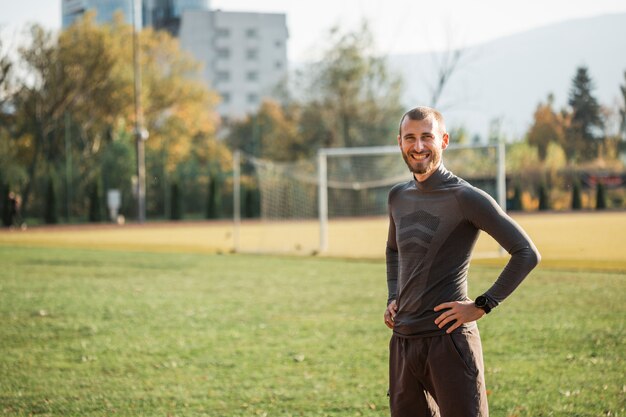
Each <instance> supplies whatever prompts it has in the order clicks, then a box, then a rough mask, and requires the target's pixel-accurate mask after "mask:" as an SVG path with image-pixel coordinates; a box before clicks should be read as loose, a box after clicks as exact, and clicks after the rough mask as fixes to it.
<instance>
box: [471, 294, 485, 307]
mask: <svg viewBox="0 0 626 417" xmlns="http://www.w3.org/2000/svg"><path fill="white" fill-rule="evenodd" d="M474 304H476V307H480V308H482V307H485V306H486V305H487V298H486V297H483V296H482V295H481V296H479V297H476V301H474Z"/></svg>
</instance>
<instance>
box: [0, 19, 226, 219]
mask: <svg viewBox="0 0 626 417" xmlns="http://www.w3.org/2000/svg"><path fill="white" fill-rule="evenodd" d="M132 30H133V29H132V27H131V26H130V25H128V24H126V23H124V21H123V19H122V17H121V15H118V16H117V17H116V18H115V19H114V21H113V23H110V24H106V25H96V24H95V21H94V18H93V15H92V14H90V13H87V14H86V15H85V16H84V18H82V19H80V20H78V21H77V22H75V23H74V24H73V25H72V26H70V27H69V28H68V29H66V30H64V31H63V32H61V33H60V34H59V35H58V37H57V36H54V35H53V34H52V33H50V32H46V31H45V30H43V29H42V28H41V27H39V26H33V27H31V30H30V33H31V36H30V39H29V41H28V43H27V44H26V45H25V46H24V47H23V48H21V49H20V55H19V61H18V64H19V66H20V67H22V66H23V67H25V68H26V72H24V74H25V75H23V76H22V78H21V79H18V80H17V81H16V82H15V85H16V87H15V88H13V90H15V93H14V94H12V95H11V97H10V107H11V108H12V109H13V112H12V118H11V119H10V120H9V122H8V123H6V124H5V123H0V139H2V138H5V137H7V136H8V137H10V139H11V140H10V141H8V140H7V141H5V140H1V141H0V162H1V164H0V171H2V172H0V173H2V174H3V175H4V177H5V178H6V179H7V180H9V179H10V180H11V182H12V183H15V184H18V186H19V185H21V192H22V195H23V196H24V199H23V200H24V209H25V210H27V209H28V208H27V207H28V206H29V205H31V204H32V203H33V202H34V203H35V204H33V206H35V207H43V206H44V204H43V203H42V200H43V196H44V195H45V190H43V189H37V187H41V186H40V185H38V184H39V183H40V181H36V179H37V178H41V177H42V176H43V175H48V173H49V172H50V171H52V172H56V173H57V174H58V173H60V171H61V170H63V169H64V168H65V166H64V165H65V164H66V163H68V161H72V166H71V173H72V175H73V177H72V178H70V179H69V180H70V181H72V182H73V190H74V192H75V193H74V194H75V195H74V199H75V200H76V201H85V199H88V196H89V189H90V184H92V183H94V182H96V181H101V182H102V184H103V185H104V186H105V190H106V189H108V188H109V187H110V186H111V185H112V184H111V182H117V184H115V187H116V188H121V189H123V190H124V189H125V188H129V187H130V176H129V175H127V174H128V173H129V172H131V173H132V172H134V170H135V158H134V155H133V157H132V158H122V159H120V160H117V159H115V158H112V159H109V158H107V157H106V150H107V149H108V148H109V147H110V146H111V145H112V144H113V143H121V142H127V143H131V142H132V141H134V139H133V126H134V112H133V104H134V100H133V68H132V58H131V57H132V47H131V46H132V45H131V42H128V39H130V38H131V36H132ZM139 39H140V50H141V71H142V80H143V89H142V96H143V97H142V99H143V100H142V102H143V103H144V117H145V125H146V127H147V128H148V130H149V131H150V140H149V141H148V142H147V144H146V158H147V160H148V161H158V163H157V164H154V165H149V166H147V170H148V172H149V173H150V174H152V173H153V171H155V169H156V170H157V171H158V173H157V175H158V176H163V177H164V178H166V177H167V176H168V175H167V174H169V173H172V172H174V171H175V170H176V167H177V166H178V165H180V164H184V163H186V162H187V161H188V160H189V159H190V158H195V159H196V160H198V161H200V163H201V164H203V165H204V166H205V167H206V166H208V164H209V162H210V161H213V162H215V163H217V164H220V165H223V166H226V165H228V164H230V161H231V158H230V155H229V152H228V150H227V148H226V147H225V146H224V145H223V144H222V143H220V142H218V141H217V140H216V138H215V130H216V126H217V123H218V117H217V115H216V112H215V110H214V109H215V105H216V103H217V96H216V94H214V93H213V92H211V91H210V90H208V88H207V87H206V86H204V85H203V84H201V82H200V81H199V80H198V78H197V77H194V74H195V73H197V71H198V70H199V64H198V63H197V62H195V61H193V60H192V59H191V57H190V56H189V55H188V54H186V53H184V52H183V51H181V50H180V47H179V45H178V42H177V40H175V39H173V38H172V37H171V36H169V35H168V34H166V33H163V32H154V31H152V30H149V29H146V30H144V31H142V32H141V33H140V36H139ZM0 49H1V48H0ZM1 56H2V54H1V51H0V57H1ZM0 68H5V67H4V66H3V65H2V58H0ZM2 71H3V70H0V79H1V78H2V75H1V73H2ZM3 91H5V89H4V87H2V84H0V100H1V99H2V98H3V97H4V96H5V95H3V93H2V92H3ZM2 110H3V108H2V107H0V117H2V118H5V116H6V113H3V112H2ZM68 121H71V124H70V123H67V122H68ZM66 123H67V124H66ZM5 125H8V128H6V129H5V128H4V127H5ZM118 148H121V147H118ZM131 149H132V148H131ZM67 150H69V152H70V154H69V155H68V153H67ZM118 150H119V149H118ZM132 152H133V153H134V150H132ZM114 153H115V152H114ZM5 161H13V164H14V165H15V166H17V167H19V169H15V167H14V165H10V164H5ZM105 162H106V163H109V164H110V165H111V166H112V169H111V170H108V171H107V170H103V169H102V166H103V165H102V164H103V163H105ZM68 166H69V165H68ZM9 168H10V170H9ZM9 171H10V172H9ZM117 173H120V174H119V175H117ZM163 173H165V175H163ZM122 174H123V179H121V180H120V181H123V184H120V183H119V182H120V181H118V180H116V181H108V179H109V178H110V177H116V178H117V177H120V176H122ZM157 175H155V177H156V176H157ZM57 176H58V177H60V176H59V175H57ZM41 188H43V187H41ZM163 189H164V187H162V188H161V189H159V190H160V191H162V190H163ZM162 194H163V193H161V194H160V195H162ZM127 195H130V193H127ZM34 200H37V201H34ZM162 200H163V198H162V197H161V201H162ZM123 201H125V202H126V201H129V199H124V200H123ZM76 206H77V207H78V206H79V205H76ZM80 206H81V207H80V210H81V213H84V215H85V217H87V216H86V215H87V213H86V212H85V211H86V210H85V207H82V206H83V205H82V204H80Z"/></svg>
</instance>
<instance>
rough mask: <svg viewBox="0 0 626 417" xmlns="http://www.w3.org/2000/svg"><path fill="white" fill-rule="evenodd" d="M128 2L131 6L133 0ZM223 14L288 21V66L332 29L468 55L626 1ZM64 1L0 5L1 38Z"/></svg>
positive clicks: (369, 2)
mask: <svg viewBox="0 0 626 417" xmlns="http://www.w3.org/2000/svg"><path fill="white" fill-rule="evenodd" d="M129 1H131V0H129ZM209 1H210V7H211V8H213V9H221V10H224V11H258V12H276V13H285V14H286V15H287V25H288V29H289V36H290V37H289V44H288V58H289V60H290V61H295V62H302V61H308V60H310V59H313V58H314V57H315V54H316V52H317V51H319V50H320V49H321V48H323V47H324V43H323V39H324V35H325V34H326V33H328V31H329V29H330V28H331V27H332V26H335V25H337V26H340V27H341V28H342V29H344V30H350V29H355V28H356V27H358V25H359V24H360V22H361V21H362V20H364V19H365V20H367V21H368V23H369V25H370V27H371V29H372V31H373V33H374V37H375V48H376V50H378V51H380V52H381V53H382V54H385V55H395V54H408V53H414V52H425V51H432V50H441V49H446V48H450V47H454V48H456V47H467V46H472V45H476V44H480V43H483V42H486V41H490V40H493V39H497V38H499V37H502V36H506V35H511V34H513V33H517V32H522V31H526V30H530V29H534V28H537V27H541V26H545V25H548V24H551V23H556V22H561V21H564V20H570V19H574V18H583V17H593V16H599V15H603V14H609V13H622V12H626V1H624V0H593V1H587V0H523V1H522V0H516V1H510V0H509V1H503V0H429V1H419V0H315V1H298V0H263V1H261V0H256V1H254V0H209ZM60 4H61V0H0V10H1V12H0V27H1V28H3V31H2V32H3V38H5V37H6V36H9V37H12V36H13V37H14V36H15V34H16V33H19V28H22V27H23V26H24V24H26V23H27V22H37V23H40V24H42V25H43V26H45V27H47V28H49V29H59V28H60V26H61V5H60Z"/></svg>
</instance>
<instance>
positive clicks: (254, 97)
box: [248, 93, 259, 104]
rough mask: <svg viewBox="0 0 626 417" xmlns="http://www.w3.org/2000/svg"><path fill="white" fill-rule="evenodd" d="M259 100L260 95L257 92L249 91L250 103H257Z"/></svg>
mask: <svg viewBox="0 0 626 417" xmlns="http://www.w3.org/2000/svg"><path fill="white" fill-rule="evenodd" d="M258 102H259V95H258V94H256V93H249V94H248V103H250V104H257V103H258Z"/></svg>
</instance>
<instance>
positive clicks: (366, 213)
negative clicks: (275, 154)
mask: <svg viewBox="0 0 626 417" xmlns="http://www.w3.org/2000/svg"><path fill="white" fill-rule="evenodd" d="M443 161H444V164H445V165H446V167H447V168H448V169H449V170H451V171H452V172H454V173H455V174H457V175H459V176H461V177H463V178H465V179H466V180H468V181H469V182H470V183H472V184H473V185H475V186H477V187H479V188H482V189H484V190H485V191H486V192H488V193H489V194H491V195H492V196H493V197H494V198H496V200H497V201H498V202H499V203H500V205H501V206H502V207H505V203H506V190H505V167H504V144H501V145H496V144H493V145H478V146H476V145H450V146H449V147H448V148H447V149H446V151H445V152H444V154H443ZM242 166H247V170H248V179H247V180H248V181H251V180H252V179H251V178H254V179H253V181H256V186H257V189H258V191H259V199H260V201H259V206H260V218H259V219H257V220H245V221H242V220H241V217H240V212H241V208H240V207H241V201H240V199H241V196H242V195H243V193H242V192H241V191H240V190H239V189H238V188H237V187H239V185H238V184H239V183H241V181H242V180H241V170H240V167H242ZM235 168H236V171H237V170H239V171H238V172H236V173H235V181H234V182H235V188H236V189H235V192H234V196H235V197H234V198H235V201H234V206H235V232H234V237H235V250H236V251H238V252H253V253H264V252H273V253H291V254H296V253H301V254H312V253H322V254H329V255H337V256H354V257H380V256H381V253H384V245H385V241H386V233H387V222H388V217H387V195H388V192H389V189H390V188H391V187H392V186H393V185H395V184H397V183H400V182H404V181H408V180H409V179H410V178H411V174H410V172H409V171H408V169H407V167H406V164H405V163H404V161H403V160H402V156H401V155H400V151H399V149H398V147H397V146H377V147H360V148H327V149H320V150H319V151H318V155H317V158H314V159H310V160H299V161H295V162H276V161H268V160H261V159H257V158H253V157H251V156H248V155H245V154H242V153H237V155H236V157H235ZM237 178H240V179H239V180H237ZM238 200H239V201H238ZM479 246H480V245H479ZM381 248H382V249H381ZM479 249H480V248H479ZM482 252H483V256H490V255H493V254H494V253H495V254H497V252H498V247H497V245H495V246H494V245H491V247H489V248H487V249H483V250H482Z"/></svg>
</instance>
